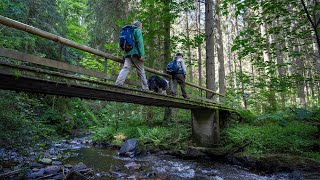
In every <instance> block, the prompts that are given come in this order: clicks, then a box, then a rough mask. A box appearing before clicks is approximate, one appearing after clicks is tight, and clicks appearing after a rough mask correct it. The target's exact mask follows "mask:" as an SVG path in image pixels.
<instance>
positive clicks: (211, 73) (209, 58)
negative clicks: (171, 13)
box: [205, 0, 216, 98]
mask: <svg viewBox="0 0 320 180" xmlns="http://www.w3.org/2000/svg"><path fill="white" fill-rule="evenodd" d="M205 17H206V21H205V33H206V87H207V88H208V89H211V90H213V91H215V90H216V85H215V81H216V79H215V62H214V27H213V23H214V19H213V0H206V1H205ZM212 95H213V94H212V93H209V92H207V98H211V97H212Z"/></svg>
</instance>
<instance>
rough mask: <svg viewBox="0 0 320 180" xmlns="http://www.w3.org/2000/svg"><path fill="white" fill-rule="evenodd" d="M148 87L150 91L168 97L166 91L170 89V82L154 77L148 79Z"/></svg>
mask: <svg viewBox="0 0 320 180" xmlns="http://www.w3.org/2000/svg"><path fill="white" fill-rule="evenodd" d="M148 86H149V90H150V91H154V92H156V93H159V92H160V91H161V93H162V94H163V95H167V93H166V90H167V89H168V88H169V81H167V80H166V79H162V78H161V77H159V76H157V75H154V76H151V77H150V78H149V79H148Z"/></svg>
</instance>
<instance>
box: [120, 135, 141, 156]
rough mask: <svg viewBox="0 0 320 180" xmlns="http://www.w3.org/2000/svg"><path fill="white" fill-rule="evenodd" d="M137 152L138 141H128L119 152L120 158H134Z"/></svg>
mask: <svg viewBox="0 0 320 180" xmlns="http://www.w3.org/2000/svg"><path fill="white" fill-rule="evenodd" d="M136 150H137V140H136V139H128V140H126V142H124V143H123V144H122V146H121V148H120V150H119V156H129V157H133V156H134V154H135V151H136Z"/></svg>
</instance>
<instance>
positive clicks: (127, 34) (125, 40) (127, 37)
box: [119, 25, 134, 52]
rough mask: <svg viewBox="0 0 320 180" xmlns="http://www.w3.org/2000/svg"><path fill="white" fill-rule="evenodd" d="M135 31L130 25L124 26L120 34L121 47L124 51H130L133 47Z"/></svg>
mask: <svg viewBox="0 0 320 180" xmlns="http://www.w3.org/2000/svg"><path fill="white" fill-rule="evenodd" d="M133 30H134V28H133V27H132V26H130V25H126V26H123V27H122V29H121V32H120V40H119V46H120V48H121V49H122V50H123V51H126V52H128V51H130V50H131V49H132V48H133V46H134V42H133V39H132V38H133Z"/></svg>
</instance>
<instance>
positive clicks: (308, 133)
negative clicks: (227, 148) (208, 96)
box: [225, 122, 319, 155]
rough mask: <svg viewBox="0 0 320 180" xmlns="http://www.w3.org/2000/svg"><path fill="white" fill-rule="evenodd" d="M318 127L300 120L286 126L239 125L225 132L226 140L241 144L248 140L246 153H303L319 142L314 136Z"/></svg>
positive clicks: (269, 124)
mask: <svg viewBox="0 0 320 180" xmlns="http://www.w3.org/2000/svg"><path fill="white" fill-rule="evenodd" d="M315 133H316V128H315V127H313V126H311V125H307V124H303V123H298V122H290V123H287V124H286V125H285V126H279V125H278V124H273V123H268V124H264V125H262V126H253V125H248V124H242V125H238V126H236V127H234V128H230V129H228V130H227V131H226V132H225V136H226V142H227V143H230V144H233V145H237V146H241V145H243V144H245V143H247V142H251V144H250V145H249V146H248V147H247V148H246V151H245V153H246V154H252V155H257V154H262V153H293V154H300V155H301V154H302V153H304V152H307V151H310V149H312V147H313V146H314V145H316V144H319V142H318V141H317V140H316V139H315V138H314V136H313V135H314V134H315Z"/></svg>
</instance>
